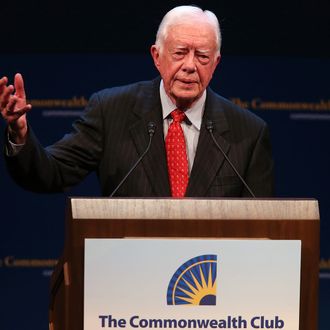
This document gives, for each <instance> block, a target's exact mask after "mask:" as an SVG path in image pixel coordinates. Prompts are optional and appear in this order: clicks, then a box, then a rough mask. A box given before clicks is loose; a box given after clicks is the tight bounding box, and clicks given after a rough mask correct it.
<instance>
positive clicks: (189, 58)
mask: <svg viewBox="0 0 330 330" xmlns="http://www.w3.org/2000/svg"><path fill="white" fill-rule="evenodd" d="M182 69H183V71H185V72H188V73H192V72H195V71H196V63H195V56H194V53H192V52H191V53H188V54H187V55H186V56H185V60H184V63H183V67H182Z"/></svg>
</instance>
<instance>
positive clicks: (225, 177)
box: [0, 6, 273, 197]
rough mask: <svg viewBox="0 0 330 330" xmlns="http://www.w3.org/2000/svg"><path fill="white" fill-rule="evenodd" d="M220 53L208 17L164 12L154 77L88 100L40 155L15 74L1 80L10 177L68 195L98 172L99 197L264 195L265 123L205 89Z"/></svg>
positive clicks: (267, 171)
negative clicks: (66, 131)
mask: <svg viewBox="0 0 330 330" xmlns="http://www.w3.org/2000/svg"><path fill="white" fill-rule="evenodd" d="M220 46H221V34H220V27H219V23H218V20H217V18H216V16H215V15H214V14H213V13H212V12H210V11H203V10H201V9H200V8H198V7H194V6H180V7H176V8H174V9H172V10H171V11H169V12H168V13H167V14H166V15H165V17H164V18H163V20H162V22H161V24H160V26H159V29H158V32H157V37H156V42H155V45H153V46H152V47H151V55H152V58H153V60H154V63H155V66H156V67H157V69H158V71H159V73H160V77H157V78H156V79H154V80H152V81H143V82H137V83H134V84H131V85H127V86H122V87H116V88H110V89H104V90H102V91H99V92H97V93H95V94H93V95H92V97H91V98H90V101H89V103H88V105H87V107H86V109H85V112H84V115H83V116H82V117H81V118H79V119H78V120H77V121H76V122H75V123H74V125H73V131H72V132H71V133H70V134H67V135H65V136H64V137H63V138H62V139H61V140H60V141H58V142H56V143H55V144H53V145H51V146H49V147H47V148H43V147H42V146H41V145H40V144H39V143H38V141H37V138H36V136H35V134H34V133H33V130H32V128H31V127H30V126H29V125H28V123H27V119H26V113H27V112H28V111H29V110H30V109H31V105H30V104H27V103H26V97H25V89H24V83H23V78H22V76H21V75H20V74H17V75H16V76H15V81H14V86H12V85H9V86H8V79H7V77H3V78H2V79H1V80H0V109H1V114H2V116H3V118H4V119H5V121H6V122H7V123H8V134H7V139H8V141H6V145H7V148H6V149H7V150H6V162H7V165H8V169H9V171H10V173H11V175H12V177H13V178H14V179H15V180H16V181H17V183H18V184H20V185H21V186H23V187H25V188H26V189H29V190H33V191H38V192H58V191H63V190H66V189H68V188H69V187H71V186H73V185H75V184H77V183H79V182H80V181H81V180H82V179H83V178H84V177H85V176H86V175H88V174H89V173H90V172H91V171H96V172H97V174H98V178H99V181H100V185H101V190H102V194H103V195H104V196H109V195H110V194H111V193H113V192H115V193H114V196H132V197H166V196H173V197H244V196H245V197H251V196H253V195H255V196H260V197H269V196H271V195H272V193H273V161H272V155H271V147H270V142H269V136H268V129H267V125H266V124H265V122H264V121H262V120H261V119H260V118H258V117H257V116H256V115H254V114H252V113H251V112H249V111H248V110H243V109H240V108H238V107H237V106H236V105H234V104H233V103H231V102H230V101H228V100H226V99H224V98H223V97H221V96H219V95H218V94H216V93H214V92H213V91H212V90H211V89H210V88H209V87H208V85H209V82H210V80H211V78H212V75H213V73H214V70H215V69H216V67H217V65H218V64H219V62H220ZM148 143H149V145H148ZM147 146H148V148H147ZM139 158H140V160H141V161H140V160H139V161H138V162H137V163H136V161H137V160H138V159H139ZM135 163H136V164H135ZM134 164H135V165H136V166H135V167H134V169H133V165H134ZM131 169H133V170H132V171H131V173H130V174H129V175H128V176H127V177H126V178H125V179H124V180H123V178H124V177H125V176H126V174H127V173H129V172H130V170H131ZM122 180H123V181H122ZM121 181H122V182H121Z"/></svg>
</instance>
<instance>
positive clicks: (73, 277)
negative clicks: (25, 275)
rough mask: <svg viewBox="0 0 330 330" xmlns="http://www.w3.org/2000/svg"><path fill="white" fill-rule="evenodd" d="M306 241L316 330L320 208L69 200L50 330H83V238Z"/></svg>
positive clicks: (308, 304) (307, 291)
mask: <svg viewBox="0 0 330 330" xmlns="http://www.w3.org/2000/svg"><path fill="white" fill-rule="evenodd" d="M125 237H132V238H155V237H157V238H161V237H164V238H165V237H166V238H176V237H180V238H239V239H247V238H254V239H255V238H256V239H276V240H300V241H301V246H302V250H301V287H300V330H317V316H318V315H317V310H318V265H319V208H318V202H317V201H316V200H313V199H170V198H168V199H166V198H164V199H108V198H69V199H68V204H67V214H66V237H65V246H64V253H63V256H62V257H61V259H60V260H59V262H58V264H57V266H56V267H55V270H54V272H53V275H52V279H51V297H50V306H49V327H50V330H83V309H84V305H83V297H84V292H83V290H84V241H85V238H125Z"/></svg>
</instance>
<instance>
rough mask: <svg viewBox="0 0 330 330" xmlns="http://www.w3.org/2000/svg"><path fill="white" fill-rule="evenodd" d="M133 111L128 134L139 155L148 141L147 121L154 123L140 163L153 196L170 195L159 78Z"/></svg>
mask: <svg viewBox="0 0 330 330" xmlns="http://www.w3.org/2000/svg"><path fill="white" fill-rule="evenodd" d="M133 113H134V116H135V118H134V120H133V124H132V125H131V127H130V134H131V136H132V139H133V141H134V144H135V146H136V149H137V152H138V154H139V155H142V153H143V152H144V151H145V149H146V148H147V145H148V142H149V135H148V132H147V126H148V123H149V122H154V123H155V124H156V131H155V134H154V136H153V138H152V142H151V146H150V149H149V152H148V153H147V154H146V155H145V157H144V159H143V160H142V164H143V167H144V170H145V172H146V174H147V177H148V180H149V183H150V185H151V186H152V189H153V191H154V193H155V196H156V197H164V196H170V187H169V181H168V173H167V164H166V151H165V143H164V133H163V119H162V110H161V103H160V98H159V79H156V80H154V81H153V86H152V88H151V89H150V90H148V91H146V92H145V95H143V102H141V104H140V103H139V102H138V103H137V104H136V105H135V107H134V109H133Z"/></svg>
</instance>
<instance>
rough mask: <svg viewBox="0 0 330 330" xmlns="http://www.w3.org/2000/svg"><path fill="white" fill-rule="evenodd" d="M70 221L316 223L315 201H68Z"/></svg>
mask: <svg viewBox="0 0 330 330" xmlns="http://www.w3.org/2000/svg"><path fill="white" fill-rule="evenodd" d="M68 207H69V208H70V209H71V213H72V219H73V220H75V219H79V220H82V219H208V220H218V219H224V220H226V219H228V220H230V219H232V220H243V219H245V220H249V219H250V220H258V219H259V220H276V219H281V220H290V219H292V220H319V217H320V216H319V207H318V201H317V200H315V199H241V198H239V199H202V198H197V199H196V198H184V199H172V198H137V199H134V198H122V199H121V198H83V197H79V198H73V197H71V198H69V201H68Z"/></svg>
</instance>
